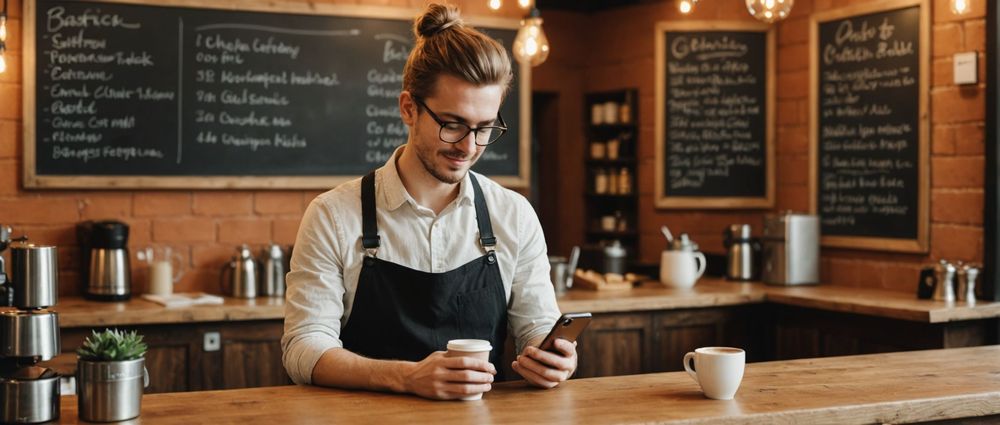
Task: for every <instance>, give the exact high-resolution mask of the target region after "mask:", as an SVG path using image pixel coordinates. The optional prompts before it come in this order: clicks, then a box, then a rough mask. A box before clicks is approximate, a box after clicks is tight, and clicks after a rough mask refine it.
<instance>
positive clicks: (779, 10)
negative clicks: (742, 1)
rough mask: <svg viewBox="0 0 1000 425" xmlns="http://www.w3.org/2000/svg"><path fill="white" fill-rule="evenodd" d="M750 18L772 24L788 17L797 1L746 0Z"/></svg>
mask: <svg viewBox="0 0 1000 425" xmlns="http://www.w3.org/2000/svg"><path fill="white" fill-rule="evenodd" d="M746 1H747V11H749V12H750V16H753V17H754V18H757V19H758V20H761V21H764V22H767V23H772V22H777V21H780V20H782V19H785V18H787V17H788V14H789V13H791V12H792V5H794V4H795V0H746Z"/></svg>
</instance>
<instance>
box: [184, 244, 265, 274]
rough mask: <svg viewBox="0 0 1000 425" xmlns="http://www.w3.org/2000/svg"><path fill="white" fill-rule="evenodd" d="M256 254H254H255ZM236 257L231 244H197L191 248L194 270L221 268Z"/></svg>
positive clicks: (234, 249)
mask: <svg viewBox="0 0 1000 425" xmlns="http://www.w3.org/2000/svg"><path fill="white" fill-rule="evenodd" d="M255 254H256V253H255ZM234 255H236V246H235V245H233V244H198V245H195V246H193V247H191V263H190V265H189V266H193V267H194V268H212V267H215V268H221V267H222V265H223V264H225V263H227V262H228V261H229V260H230V259H232V257H233V256H234Z"/></svg>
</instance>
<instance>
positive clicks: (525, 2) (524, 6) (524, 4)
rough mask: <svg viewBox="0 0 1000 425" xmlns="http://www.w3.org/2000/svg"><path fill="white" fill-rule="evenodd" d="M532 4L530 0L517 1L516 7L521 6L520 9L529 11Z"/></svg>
mask: <svg viewBox="0 0 1000 425" xmlns="http://www.w3.org/2000/svg"><path fill="white" fill-rule="evenodd" d="M532 3H534V2H533V1H532V0H517V5H518V6H521V9H530V8H531V6H533V5H532Z"/></svg>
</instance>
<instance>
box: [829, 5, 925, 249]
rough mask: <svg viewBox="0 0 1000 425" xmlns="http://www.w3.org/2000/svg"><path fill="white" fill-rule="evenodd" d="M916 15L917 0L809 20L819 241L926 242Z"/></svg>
mask: <svg viewBox="0 0 1000 425" xmlns="http://www.w3.org/2000/svg"><path fill="white" fill-rule="evenodd" d="M910 3H913V2H910ZM921 14H922V9H921V6H920V4H919V3H917V4H915V5H911V6H907V7H902V8H895V9H892V10H878V11H867V12H861V13H854V14H851V15H850V16H845V17H838V18H834V19H823V16H822V15H821V16H819V17H818V18H814V19H815V20H816V22H815V23H814V35H815V37H816V38H815V39H814V40H813V48H814V49H813V55H814V57H813V60H814V64H815V65H816V67H815V68H814V72H815V73H816V75H815V76H814V78H815V80H814V81H815V86H814V87H813V93H814V103H813V105H814V110H815V116H814V120H813V126H812V131H813V140H814V148H813V152H814V158H813V167H814V173H813V174H814V176H813V179H814V184H815V185H816V186H815V187H816V190H815V191H814V192H813V196H814V197H815V199H814V200H813V205H814V210H815V211H816V212H817V213H818V214H819V215H820V223H821V230H822V234H823V236H824V242H825V243H826V244H827V245H832V246H847V247H861V248H866V247H867V248H876V249H888V250H900V251H922V250H925V249H926V234H925V233H926V230H925V229H926V220H927V218H926V206H925V204H926V202H927V193H926V192H927V191H926V185H927V177H926V170H927V167H926V158H927V152H926V150H927V143H926V137H927V133H926V112H925V109H926V95H927V85H926V78H927V76H926V74H927V72H928V68H926V67H924V66H923V65H924V64H926V56H924V55H923V54H922V51H923V50H925V49H926V48H927V46H926V38H924V36H923V34H922V33H923V32H924V31H926V30H925V28H926V27H925V26H924V25H922V15H921ZM921 241H923V242H921Z"/></svg>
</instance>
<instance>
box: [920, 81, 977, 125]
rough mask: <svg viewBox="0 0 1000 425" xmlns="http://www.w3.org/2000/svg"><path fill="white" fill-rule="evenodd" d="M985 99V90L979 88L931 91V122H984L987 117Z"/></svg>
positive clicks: (951, 88) (953, 88)
mask: <svg viewBox="0 0 1000 425" xmlns="http://www.w3.org/2000/svg"><path fill="white" fill-rule="evenodd" d="M985 99H986V93H985V89H984V88H983V87H978V86H963V87H949V88H942V89H934V90H932V91H931V105H932V107H931V111H932V119H931V122H933V123H934V124H939V123H955V122H968V121H982V120H983V119H984V117H985V115H986V101H985Z"/></svg>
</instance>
